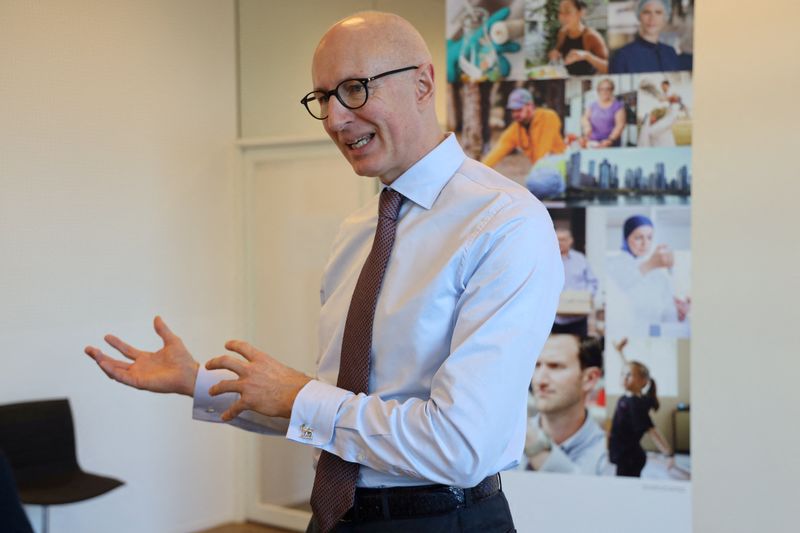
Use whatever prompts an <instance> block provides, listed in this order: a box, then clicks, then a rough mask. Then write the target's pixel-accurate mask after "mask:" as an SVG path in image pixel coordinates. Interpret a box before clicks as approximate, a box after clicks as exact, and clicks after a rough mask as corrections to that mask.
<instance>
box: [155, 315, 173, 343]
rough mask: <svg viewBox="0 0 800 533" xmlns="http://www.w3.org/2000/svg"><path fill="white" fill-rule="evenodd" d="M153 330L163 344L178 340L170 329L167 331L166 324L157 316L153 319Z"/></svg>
mask: <svg viewBox="0 0 800 533" xmlns="http://www.w3.org/2000/svg"><path fill="white" fill-rule="evenodd" d="M153 329H155V330H156V334H157V335H158V336H159V337H161V340H163V341H164V344H166V343H168V342H172V341H175V340H178V336H177V335H175V334H174V333H173V332H172V330H171V329H169V326H167V323H166V322H164V319H163V318H161V317H160V316H157V317H155V319H153Z"/></svg>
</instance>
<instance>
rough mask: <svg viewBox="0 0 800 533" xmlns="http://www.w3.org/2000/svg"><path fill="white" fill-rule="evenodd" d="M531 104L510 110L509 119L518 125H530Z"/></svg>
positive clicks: (531, 116)
mask: <svg viewBox="0 0 800 533" xmlns="http://www.w3.org/2000/svg"><path fill="white" fill-rule="evenodd" d="M533 109H534V107H533V104H525V105H524V106H522V107H520V108H519V109H513V110H511V118H512V119H514V122H519V123H520V124H530V122H531V120H532V119H533Z"/></svg>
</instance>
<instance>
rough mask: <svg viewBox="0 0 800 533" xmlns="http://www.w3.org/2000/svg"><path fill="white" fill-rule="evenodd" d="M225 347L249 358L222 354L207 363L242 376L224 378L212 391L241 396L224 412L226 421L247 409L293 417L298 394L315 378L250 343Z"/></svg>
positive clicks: (212, 394)
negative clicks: (293, 406) (293, 408)
mask: <svg viewBox="0 0 800 533" xmlns="http://www.w3.org/2000/svg"><path fill="white" fill-rule="evenodd" d="M225 349H227V350H230V351H232V352H236V353H238V354H240V355H241V356H242V357H244V359H245V360H242V359H239V358H238V357H233V356H230V355H220V356H219V357H215V358H214V359H211V360H210V361H208V362H207V363H206V368H207V369H208V370H214V369H221V368H224V369H227V370H230V371H231V372H234V373H235V374H237V375H238V376H239V378H238V379H231V380H223V381H220V382H219V383H217V384H216V385H214V386H213V387H211V388H210V389H209V391H208V392H209V394H210V395H211V396H216V395H218V394H222V393H225V392H236V393H238V394H239V395H240V397H239V400H237V401H236V402H235V403H234V404H233V405H231V406H230V408H228V410H227V411H225V412H224V413H222V415H221V418H222V420H223V421H226V422H227V421H229V420H232V419H233V418H236V417H237V416H239V414H240V413H241V412H242V411H245V410H250V411H256V412H257V413H261V414H262V415H267V416H278V417H283V418H289V417H290V415H291V412H292V405H293V404H294V400H295V398H296V397H297V394H298V393H299V392H300V389H302V388H303V387H305V385H306V384H307V383H308V382H309V381H311V378H310V377H309V376H307V375H305V374H303V373H302V372H299V371H297V370H295V369H293V368H290V367H288V366H286V365H284V364H283V363H281V362H280V361H278V360H277V359H275V358H273V357H271V356H269V355H268V354H266V353H264V352H262V351H260V350H258V349H257V348H255V347H254V346H252V345H251V344H249V343H247V342H244V341H228V342H226V343H225Z"/></svg>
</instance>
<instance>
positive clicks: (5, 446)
mask: <svg viewBox="0 0 800 533" xmlns="http://www.w3.org/2000/svg"><path fill="white" fill-rule="evenodd" d="M0 450H3V451H4V452H5V454H6V456H7V458H8V460H9V462H10V463H11V466H12V467H13V469H14V474H15V475H16V478H17V483H18V484H19V486H20V487H23V486H25V485H26V484H28V483H30V482H36V480H38V479H41V478H43V477H53V476H54V475H58V474H59V473H63V474H65V475H66V474H68V473H69V472H72V471H75V470H78V469H79V467H78V460H77V458H76V455H75V430H74V427H73V424H72V411H71V410H70V406H69V400H67V399H66V398H62V399H56V400H41V401H34V402H23V403H14V404H7V405H0Z"/></svg>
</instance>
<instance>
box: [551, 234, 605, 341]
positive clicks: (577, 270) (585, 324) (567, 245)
mask: <svg viewBox="0 0 800 533" xmlns="http://www.w3.org/2000/svg"><path fill="white" fill-rule="evenodd" d="M556 237H557V238H558V249H559V251H560V252H561V261H562V262H563V263H564V290H565V291H568V290H569V291H587V292H589V293H591V295H592V301H594V297H595V294H597V278H596V277H595V276H594V273H593V272H592V269H591V267H590V266H589V262H588V261H587V260H586V256H585V255H583V254H582V253H580V252H579V251H577V250H573V249H572V245H573V244H574V243H575V239H574V238H573V237H572V231H570V230H569V229H567V228H558V229H556ZM588 331H589V321H588V319H587V317H586V316H585V315H583V316H576V315H556V320H555V323H554V324H553V333H570V334H572V335H577V336H578V337H581V338H583V337H586V336H587V335H588Z"/></svg>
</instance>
